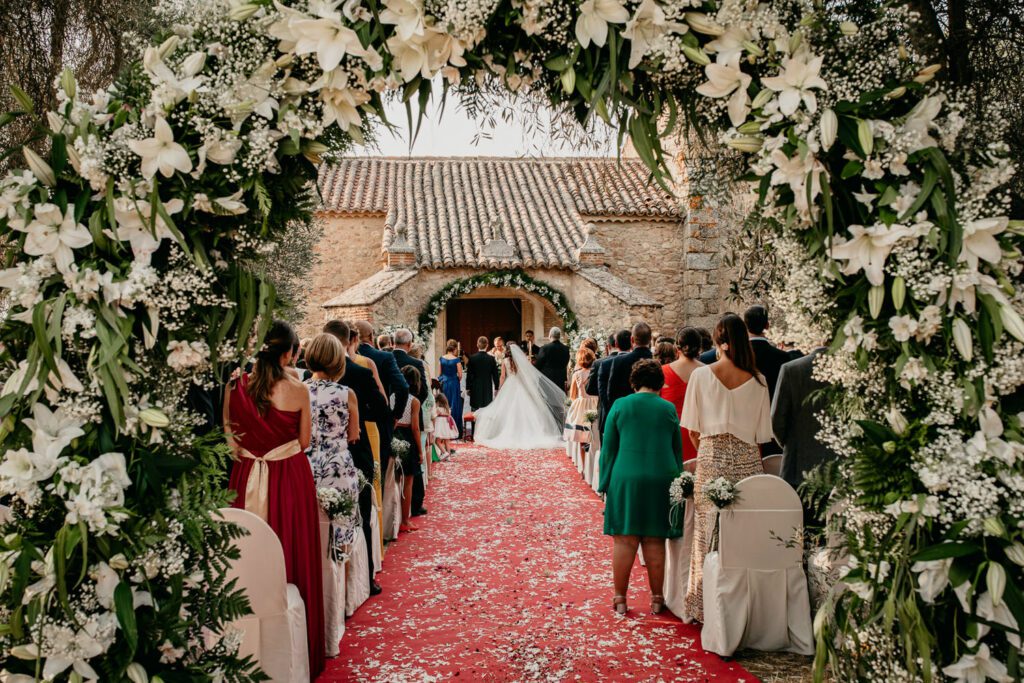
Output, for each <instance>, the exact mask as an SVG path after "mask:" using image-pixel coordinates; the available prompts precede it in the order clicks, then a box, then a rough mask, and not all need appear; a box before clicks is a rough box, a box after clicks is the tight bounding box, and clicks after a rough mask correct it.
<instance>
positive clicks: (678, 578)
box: [662, 459, 697, 624]
mask: <svg viewBox="0 0 1024 683" xmlns="http://www.w3.org/2000/svg"><path fill="white" fill-rule="evenodd" d="M696 467H697V461H696V459H694V460H690V461H689V462H686V463H684V464H683V468H684V469H685V470H686V471H687V472H690V473H691V474H692V473H693V471H694V470H695V469H696ZM693 511H694V503H693V497H692V496H691V497H689V498H687V499H686V506H685V507H684V508H683V535H682V536H681V537H679V538H670V539H669V540H668V544H667V546H666V548H665V587H664V589H663V590H662V593H663V594H664V595H665V607H667V608H668V610H669V611H670V612H672V614H674V615H676V616H677V617H679V618H680V619H681V620H682V621H683V623H684V624H689V623H690V622H692V621H693V618H692V617H691V616H690V615H689V614H688V613H687V612H686V609H685V606H684V603H685V601H686V584H687V583H688V582H689V580H690V549H691V548H692V547H693Z"/></svg>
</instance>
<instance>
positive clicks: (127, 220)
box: [108, 197, 185, 275]
mask: <svg viewBox="0 0 1024 683" xmlns="http://www.w3.org/2000/svg"><path fill="white" fill-rule="evenodd" d="M184 206H185V203H184V202H183V201H181V200H180V199H172V200H170V201H168V202H164V210H165V211H166V212H167V214H168V215H173V214H176V213H178V212H179V211H181V210H182V208H184ZM152 211H153V209H152V207H151V206H150V203H149V202H147V201H145V200H143V199H132V198H131V197H119V198H117V199H115V200H114V217H115V218H116V219H117V232H116V237H117V239H119V240H121V241H122V242H129V243H131V246H132V253H133V254H134V255H135V260H136V261H138V262H139V263H142V264H144V265H149V262H150V258H151V257H152V255H153V252H155V251H156V250H157V249H159V248H160V244H161V243H162V242H163V241H164V240H165V239H170V238H172V237H173V234H172V233H171V230H170V228H169V227H168V226H167V223H165V222H164V220H163V217H162V216H160V214H157V216H156V220H155V222H154V226H153V228H154V229H151V228H150V221H151V220H152V219H151V216H152ZM108 275H109V273H108Z"/></svg>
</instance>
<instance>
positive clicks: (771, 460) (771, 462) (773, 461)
mask: <svg viewBox="0 0 1024 683" xmlns="http://www.w3.org/2000/svg"><path fill="white" fill-rule="evenodd" d="M761 467H763V468H764V473H765V474H770V475H772V476H775V477H781V476H782V454H781V453H776V454H775V455H769V456H767V457H765V458H761Z"/></svg>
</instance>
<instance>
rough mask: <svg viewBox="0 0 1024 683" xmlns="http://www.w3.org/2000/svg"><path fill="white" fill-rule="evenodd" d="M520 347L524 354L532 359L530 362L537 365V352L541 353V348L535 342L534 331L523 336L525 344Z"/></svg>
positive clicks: (529, 331)
mask: <svg viewBox="0 0 1024 683" xmlns="http://www.w3.org/2000/svg"><path fill="white" fill-rule="evenodd" d="M520 346H522V347H523V353H525V354H526V357H527V358H529V359H530V362H531V363H536V362H537V352H538V351H540V347H538V346H537V345H536V344H535V343H534V342H533V330H527V331H526V334H525V335H524V336H523V343H522V344H520Z"/></svg>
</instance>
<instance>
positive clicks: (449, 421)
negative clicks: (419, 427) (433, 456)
mask: <svg viewBox="0 0 1024 683" xmlns="http://www.w3.org/2000/svg"><path fill="white" fill-rule="evenodd" d="M435 401H436V404H435V405H434V414H435V416H434V442H435V443H436V444H437V448H438V450H440V451H441V455H440V457H441V459H442V460H447V459H448V456H450V455H451V454H452V449H451V440H452V439H456V438H458V436H459V430H458V428H457V427H456V425H455V419H454V418H453V417H452V411H451V407H450V406H449V405H448V399H447V398H445V395H444V394H441V393H439V394H438V395H437V397H436V398H435Z"/></svg>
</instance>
